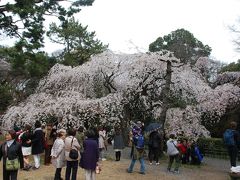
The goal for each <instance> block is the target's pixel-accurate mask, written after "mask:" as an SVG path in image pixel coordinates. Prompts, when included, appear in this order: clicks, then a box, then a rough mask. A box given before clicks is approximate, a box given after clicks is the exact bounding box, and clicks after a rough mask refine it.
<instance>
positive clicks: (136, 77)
mask: <svg viewBox="0 0 240 180" xmlns="http://www.w3.org/2000/svg"><path fill="white" fill-rule="evenodd" d="M204 60H205V61H204V62H206V59H204ZM169 61H170V62H171V64H172V72H171V73H172V78H171V81H172V83H171V90H170V92H171V93H172V95H174V96H180V97H181V98H182V99H184V100H185V101H186V102H187V104H188V105H187V107H186V108H184V109H180V108H170V109H168V111H167V117H166V123H165V131H166V133H167V134H168V133H172V132H176V133H177V132H178V131H184V132H185V133H186V134H187V135H188V136H192V135H194V136H195V137H199V136H209V135H210V133H209V131H208V130H207V129H206V127H204V126H203V125H202V119H201V117H202V114H208V117H209V119H208V121H209V123H211V120H212V119H214V120H215V119H216V117H217V118H218V119H220V118H221V117H222V116H223V115H224V114H225V113H226V111H227V109H228V108H234V107H236V106H237V105H238V104H239V102H240V99H239V98H240V88H239V86H238V85H236V84H233V83H229V82H230V81H224V82H226V83H222V84H220V85H218V86H217V87H216V88H214V89H213V88H212V87H211V86H209V84H208V83H207V81H206V79H205V78H204V77H203V74H202V72H201V70H200V69H199V67H198V66H200V63H199V64H198V66H192V65H189V64H184V65H183V64H182V65H181V64H179V60H178V59H176V58H175V57H174V56H172V54H171V53H169V52H154V53H140V54H114V53H113V52H111V51H106V52H104V53H102V54H99V55H96V56H93V57H92V58H91V60H90V61H89V62H87V63H85V64H83V65H82V66H78V67H74V68H72V67H69V66H64V65H60V64H56V65H55V66H53V67H52V69H51V70H50V71H49V73H48V75H47V76H46V77H44V78H43V79H42V80H41V81H40V83H39V85H38V87H37V89H36V92H35V93H34V94H32V95H30V96H29V97H28V98H27V99H26V100H25V101H23V102H21V103H20V104H18V105H16V106H12V107H10V108H9V109H8V110H7V112H6V113H5V114H4V115H3V116H2V126H3V127H11V126H13V124H14V123H17V124H19V125H23V124H25V123H30V124H33V123H34V122H35V121H36V120H39V119H40V118H42V117H49V116H51V117H56V119H57V120H58V124H59V127H67V126H74V127H79V126H81V125H85V124H88V125H91V124H93V125H94V124H99V123H101V124H108V125H109V124H110V125H115V124H117V123H121V121H123V120H126V119H127V117H126V112H125V111H128V110H129V109H126V107H129V108H136V106H139V104H140V105H141V107H139V108H141V109H140V110H143V111H142V112H143V113H144V112H148V113H149V111H150V114H152V115H153V116H152V117H153V118H155V119H158V117H159V116H160V114H161V113H162V109H161V107H162V99H161V98H160V96H161V92H162V88H163V87H164V86H165V84H166V81H165V77H166V69H167V63H166V62H169ZM199 62H200V61H199ZM200 67H203V64H202V66H200ZM220 76H221V75H220ZM139 101H141V103H139ZM136 102H138V103H136ZM126 105H129V106H126ZM129 120H132V119H129Z"/></svg>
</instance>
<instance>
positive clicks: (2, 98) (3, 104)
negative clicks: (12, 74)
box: [0, 83, 13, 112]
mask: <svg viewBox="0 0 240 180" xmlns="http://www.w3.org/2000/svg"><path fill="white" fill-rule="evenodd" d="M12 93H13V88H12V87H11V86H10V85H9V84H7V83H2V84H0V112H3V111H5V110H6V109H7V107H8V106H9V105H10V104H11V103H12V101H13V95H12Z"/></svg>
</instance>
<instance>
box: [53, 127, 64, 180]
mask: <svg viewBox="0 0 240 180" xmlns="http://www.w3.org/2000/svg"><path fill="white" fill-rule="evenodd" d="M65 136H66V130H64V129H61V130H59V131H58V133H57V139H56V140H55V141H54V144H53V147H52V150H51V157H52V160H51V161H52V164H53V166H54V167H55V168H56V171H55V176H54V180H62V179H63V178H61V171H62V168H63V167H64V166H65V144H64V139H65Z"/></svg>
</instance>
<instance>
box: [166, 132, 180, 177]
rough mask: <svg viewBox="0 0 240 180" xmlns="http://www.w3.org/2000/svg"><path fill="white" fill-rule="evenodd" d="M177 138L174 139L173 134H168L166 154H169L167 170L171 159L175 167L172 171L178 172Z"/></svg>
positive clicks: (169, 169)
mask: <svg viewBox="0 0 240 180" xmlns="http://www.w3.org/2000/svg"><path fill="white" fill-rule="evenodd" d="M177 146H178V144H177V140H175V135H174V134H170V136H169V140H168V141H167V154H168V156H169V162H168V167H167V171H168V172H171V167H172V164H173V161H175V167H174V171H173V173H176V174H178V173H179V166H180V159H179V150H178V147H177Z"/></svg>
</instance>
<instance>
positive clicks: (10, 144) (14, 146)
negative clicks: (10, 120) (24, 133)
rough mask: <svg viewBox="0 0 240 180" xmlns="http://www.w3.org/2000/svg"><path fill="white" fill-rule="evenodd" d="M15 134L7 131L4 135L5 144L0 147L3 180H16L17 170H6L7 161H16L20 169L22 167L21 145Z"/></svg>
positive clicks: (12, 131)
mask: <svg viewBox="0 0 240 180" xmlns="http://www.w3.org/2000/svg"><path fill="white" fill-rule="evenodd" d="M16 136H17V135H16V132H15V131H14V130H9V131H8V132H7V133H6V134H5V140H6V141H5V142H4V143H3V144H2V145H1V147H0V160H2V159H3V180H9V179H11V180H17V174H18V169H14V170H7V169H6V163H7V161H8V160H15V159H18V162H19V163H20V168H21V169H22V168H23V167H24V163H23V155H22V148H21V144H20V143H18V142H17V141H16V140H15V139H16Z"/></svg>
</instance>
